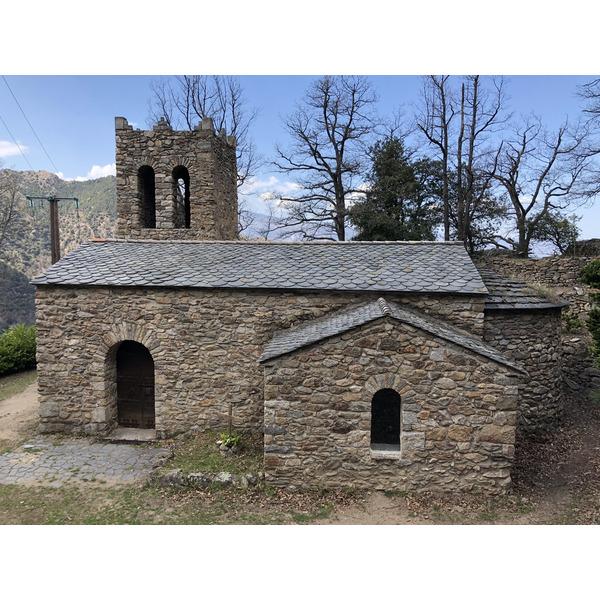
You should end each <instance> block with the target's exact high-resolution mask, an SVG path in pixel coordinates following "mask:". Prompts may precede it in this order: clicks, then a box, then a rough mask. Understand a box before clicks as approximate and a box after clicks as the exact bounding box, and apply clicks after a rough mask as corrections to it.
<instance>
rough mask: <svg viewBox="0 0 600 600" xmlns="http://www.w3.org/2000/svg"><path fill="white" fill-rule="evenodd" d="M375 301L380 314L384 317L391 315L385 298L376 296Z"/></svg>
mask: <svg viewBox="0 0 600 600" xmlns="http://www.w3.org/2000/svg"><path fill="white" fill-rule="evenodd" d="M377 303H378V304H379V308H380V309H381V314H382V315H383V316H384V317H391V316H393V314H392V309H391V308H390V306H389V304H388V303H387V301H386V299H385V298H378V299H377Z"/></svg>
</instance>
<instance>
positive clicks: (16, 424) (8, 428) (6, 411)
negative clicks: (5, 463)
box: [0, 382, 38, 450]
mask: <svg viewBox="0 0 600 600" xmlns="http://www.w3.org/2000/svg"><path fill="white" fill-rule="evenodd" d="M37 418H38V393H37V382H35V383H32V384H31V385H30V386H28V387H27V388H25V390H24V391H23V392H21V393H20V394H16V395H14V396H11V397H10V398H7V399H6V400H2V402H0V450H2V449H4V448H6V447H7V446H11V445H12V444H15V443H17V442H20V441H22V440H23V438H24V437H26V436H28V435H31V434H32V433H35V432H36V428H37Z"/></svg>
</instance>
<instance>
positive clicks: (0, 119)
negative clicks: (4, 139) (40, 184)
mask: <svg viewBox="0 0 600 600" xmlns="http://www.w3.org/2000/svg"><path fill="white" fill-rule="evenodd" d="M0 121H2V124H3V125H4V127H6V131H8V135H10V137H11V138H12V140H13V142H14V143H15V145H16V147H17V148H18V149H19V152H20V153H21V154H22V155H23V158H24V159H25V162H26V163H27V164H28V165H29V168H30V169H31V170H32V171H33V170H34V168H33V167H32V166H31V163H30V162H29V161H28V160H27V157H26V156H25V154H24V153H23V150H22V149H21V146H19V142H17V140H15V136H14V135H13V134H12V133H11V131H10V129H9V128H8V125H7V124H6V123H5V122H4V119H3V118H2V115H0Z"/></svg>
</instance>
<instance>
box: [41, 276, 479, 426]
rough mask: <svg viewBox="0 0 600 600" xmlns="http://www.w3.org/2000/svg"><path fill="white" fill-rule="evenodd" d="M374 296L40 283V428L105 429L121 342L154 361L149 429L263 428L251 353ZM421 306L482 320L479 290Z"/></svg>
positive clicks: (473, 322)
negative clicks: (278, 335)
mask: <svg viewBox="0 0 600 600" xmlns="http://www.w3.org/2000/svg"><path fill="white" fill-rule="evenodd" d="M376 297H377V294H361V293H355V294H352V293H335V292H330V291H328V292H321V293H316V292H315V293H304V294H302V293H281V292H276V291H260V290H256V291H251V290H249V291H245V292H244V291H240V290H236V291H224V290H221V291H219V290H200V289H168V288H103V287H68V286H39V287H38V292H37V294H36V310H37V339H38V346H37V348H38V350H37V359H38V375H39V377H38V386H39V392H40V402H41V405H40V417H41V430H42V431H43V432H71V433H74V432H85V433H102V432H107V431H109V430H110V429H112V428H113V427H114V426H115V425H116V414H117V413H116V411H117V405H116V384H115V365H114V360H115V354H116V348H117V346H118V344H119V343H120V342H121V341H123V340H126V339H128V340H133V341H136V342H139V343H141V344H143V345H144V346H146V347H147V348H148V349H149V350H150V353H151V354H152V357H153V359H154V364H155V398H156V429H157V434H158V435H159V436H163V437H169V436H172V435H175V434H178V433H181V432H184V431H188V430H189V429H190V428H191V427H192V426H194V425H198V426H200V427H202V428H217V427H224V426H226V423H227V413H228V402H229V401H230V400H231V401H235V402H236V404H235V406H234V410H233V416H234V426H235V427H238V428H249V429H260V428H262V425H263V372H262V367H261V366H260V365H259V364H258V362H257V361H258V358H259V357H260V355H261V353H262V351H263V350H264V348H265V347H266V345H267V343H268V342H269V340H270V339H271V338H272V336H273V335H274V333H275V332H276V331H278V330H279V329H281V328H285V327H289V326H291V325H292V324H297V323H300V322H302V321H304V320H307V319H312V318H315V317H319V316H322V315H324V314H326V313H328V312H330V311H332V310H336V309H340V308H343V307H345V306H348V305H349V304H354V303H361V302H366V301H370V300H373V299H375V298H376ZM386 297H389V299H390V300H396V301H402V302H405V303H406V302H408V303H410V302H412V303H413V304H414V305H415V306H420V305H422V304H424V303H425V302H426V301H427V304H428V311H429V312H430V313H436V312H437V314H438V315H440V316H442V317H443V318H444V319H445V320H447V321H450V322H453V323H454V324H456V325H459V326H461V325H462V326H463V327H465V328H469V327H477V326H479V324H481V325H482V320H483V319H482V315H483V300H482V299H481V297H478V296H473V297H455V296H451V295H440V296H439V297H432V296H429V297H428V298H426V296H425V295H419V294H416V295H414V296H411V297H399V296H394V295H393V294H389V295H387V296H386Z"/></svg>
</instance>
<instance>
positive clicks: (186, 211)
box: [172, 165, 191, 229]
mask: <svg viewBox="0 0 600 600" xmlns="http://www.w3.org/2000/svg"><path fill="white" fill-rule="evenodd" d="M172 178H173V198H174V202H175V207H174V211H173V213H174V223H173V224H174V226H175V228H176V229H189V228H190V224H191V214H190V174H189V172H188V170H187V169H186V168H185V167H183V166H181V165H179V166H177V167H175V168H174V169H173V173H172Z"/></svg>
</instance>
